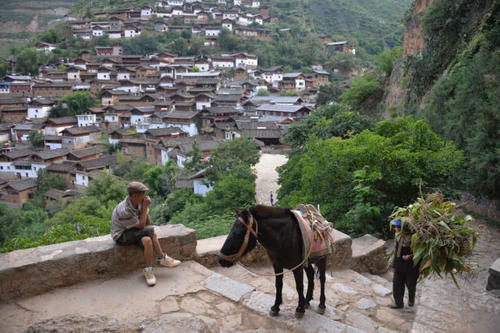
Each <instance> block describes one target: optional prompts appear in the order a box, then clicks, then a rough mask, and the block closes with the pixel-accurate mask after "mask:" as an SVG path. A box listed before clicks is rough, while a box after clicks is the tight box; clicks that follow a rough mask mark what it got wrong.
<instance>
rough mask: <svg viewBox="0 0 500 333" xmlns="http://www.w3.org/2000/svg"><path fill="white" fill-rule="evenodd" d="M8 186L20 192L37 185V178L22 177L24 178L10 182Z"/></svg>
mask: <svg viewBox="0 0 500 333" xmlns="http://www.w3.org/2000/svg"><path fill="white" fill-rule="evenodd" d="M7 187H11V188H13V189H14V190H16V191H18V192H20V191H24V190H27V189H30V188H34V187H37V183H36V179H33V178H28V179H22V180H16V181H12V182H9V184H8V185H7Z"/></svg>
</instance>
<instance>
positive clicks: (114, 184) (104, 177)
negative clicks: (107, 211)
mask: <svg viewBox="0 0 500 333" xmlns="http://www.w3.org/2000/svg"><path fill="white" fill-rule="evenodd" d="M87 195H88V196H90V197H93V198H96V199H97V200H98V201H99V202H101V204H102V205H106V204H107V203H108V202H110V201H113V202H120V201H122V200H123V199H124V198H125V197H126V196H127V185H126V183H125V182H124V181H123V180H121V179H118V178H116V177H115V176H113V175H111V174H109V173H107V172H102V174H101V176H99V177H98V178H96V179H94V180H93V181H92V182H91V183H90V185H89V187H88V188H87Z"/></svg>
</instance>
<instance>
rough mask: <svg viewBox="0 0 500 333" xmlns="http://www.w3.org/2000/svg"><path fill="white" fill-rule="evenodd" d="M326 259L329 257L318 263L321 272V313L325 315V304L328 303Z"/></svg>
mask: <svg viewBox="0 0 500 333" xmlns="http://www.w3.org/2000/svg"><path fill="white" fill-rule="evenodd" d="M326 259H327V257H326V256H325V257H323V258H321V259H320V260H319V261H318V270H319V282H320V284H321V294H320V296H319V311H318V312H319V313H320V314H323V313H325V308H326V305H325V302H326V297H325V280H326V277H325V272H326Z"/></svg>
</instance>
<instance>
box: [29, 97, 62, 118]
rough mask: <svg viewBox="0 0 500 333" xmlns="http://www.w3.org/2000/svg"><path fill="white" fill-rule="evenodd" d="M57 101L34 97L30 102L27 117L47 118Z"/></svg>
mask: <svg viewBox="0 0 500 333" xmlns="http://www.w3.org/2000/svg"><path fill="white" fill-rule="evenodd" d="M55 104H56V103H55V102H54V101H53V100H51V99H46V98H33V99H32V100H31V101H30V102H29V103H28V116H27V119H34V118H47V117H48V116H49V115H50V110H51V109H52V107H54V105H55Z"/></svg>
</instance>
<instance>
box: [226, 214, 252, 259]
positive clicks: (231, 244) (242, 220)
mask: <svg viewBox="0 0 500 333" xmlns="http://www.w3.org/2000/svg"><path fill="white" fill-rule="evenodd" d="M233 211H234V212H235V213H236V219H235V221H234V223H233V226H232V227H231V231H230V232H229V235H227V238H226V241H225V242H224V245H222V249H221V250H220V254H219V255H218V256H217V261H218V262H219V264H220V265H221V266H222V267H231V266H232V265H233V264H234V263H235V262H236V261H237V260H238V259H239V258H240V257H242V256H244V255H245V254H247V253H248V252H250V251H251V250H253V248H254V247H255V245H256V244H257V239H256V238H255V236H254V235H253V233H252V232H249V231H248V227H247V226H250V223H251V222H250V213H249V211H248V210H244V211H239V210H237V209H233ZM256 225H257V221H253V225H252V226H251V228H252V230H253V231H255V230H256ZM247 232H248V233H249V235H248V236H247V237H248V243H247V245H246V247H245V248H244V249H242V248H243V247H244V246H245V236H246V234H247ZM241 251H242V252H241ZM240 252H241V253H240ZM238 253H240V255H238Z"/></svg>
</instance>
